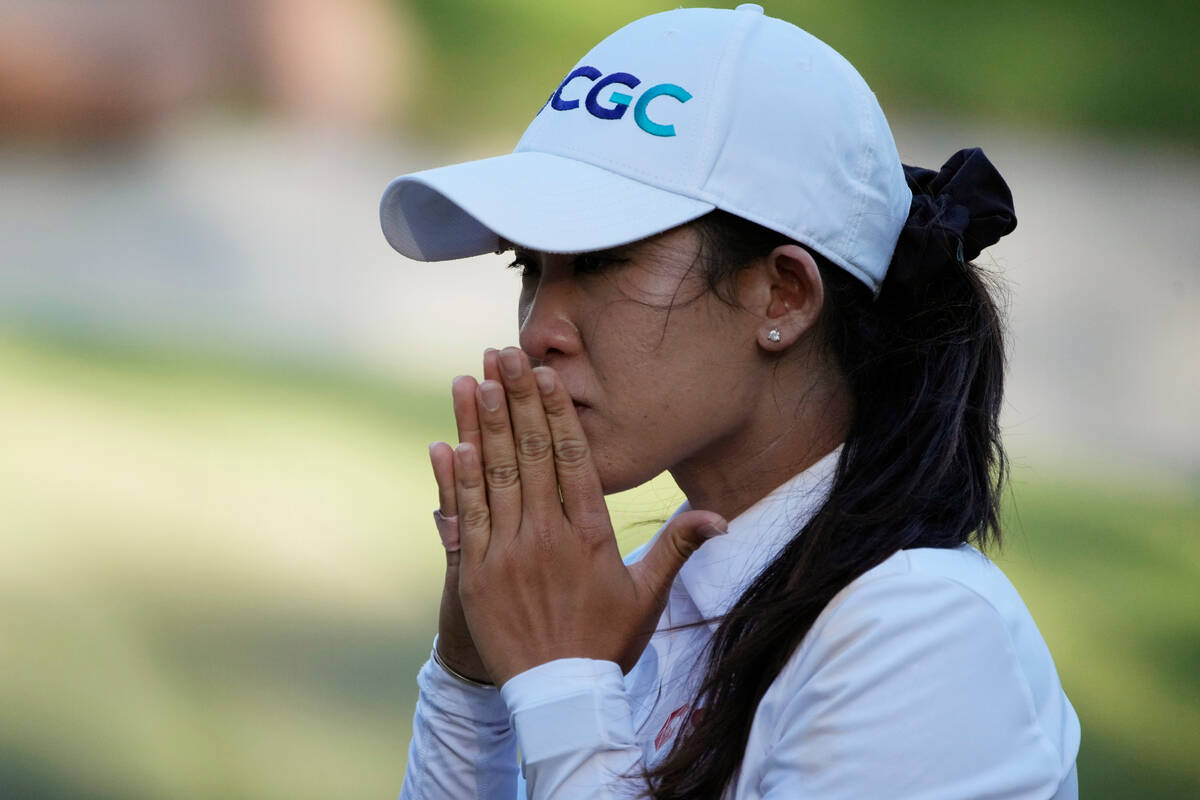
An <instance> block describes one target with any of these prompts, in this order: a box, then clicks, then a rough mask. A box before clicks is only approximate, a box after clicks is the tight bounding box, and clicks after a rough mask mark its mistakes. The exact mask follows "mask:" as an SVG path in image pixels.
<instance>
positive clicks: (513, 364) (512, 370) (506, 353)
mask: <svg viewBox="0 0 1200 800" xmlns="http://www.w3.org/2000/svg"><path fill="white" fill-rule="evenodd" d="M500 369H502V370H503V371H504V377H506V378H519V377H521V351H520V350H517V349H516V348H515V347H506V348H505V349H503V350H501V351H500Z"/></svg>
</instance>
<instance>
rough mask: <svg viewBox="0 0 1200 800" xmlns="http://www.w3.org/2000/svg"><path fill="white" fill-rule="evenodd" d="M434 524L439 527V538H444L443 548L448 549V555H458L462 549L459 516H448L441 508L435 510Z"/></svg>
mask: <svg viewBox="0 0 1200 800" xmlns="http://www.w3.org/2000/svg"><path fill="white" fill-rule="evenodd" d="M433 524H434V525H436V526H437V531H438V536H440V537H442V547H444V548H446V552H447V553H456V552H458V551H459V550H461V549H462V544H461V543H460V541H459V538H458V514H450V515H449V516H447V515H446V514H443V513H442V510H441V509H440V508H439V509H435V510H434V512H433Z"/></svg>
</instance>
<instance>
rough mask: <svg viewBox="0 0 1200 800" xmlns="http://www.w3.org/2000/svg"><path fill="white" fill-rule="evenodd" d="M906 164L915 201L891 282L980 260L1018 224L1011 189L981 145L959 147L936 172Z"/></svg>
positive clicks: (921, 278) (914, 280) (922, 278)
mask: <svg viewBox="0 0 1200 800" xmlns="http://www.w3.org/2000/svg"><path fill="white" fill-rule="evenodd" d="M902 166H903V167H904V177H905V179H906V180H907V181H908V188H909V189H911V190H912V193H913V199H912V207H911V208H910V209H909V212H908V221H907V222H906V223H905V224H904V229H903V230H902V231H901V232H900V239H899V240H898V241H897V242H896V254H895V255H894V256H893V258H892V264H891V267H890V268H889V270H888V278H890V279H891V281H890V282H892V283H899V284H907V285H910V286H912V285H915V284H922V283H925V282H927V281H929V280H932V279H933V278H934V277H935V276H937V275H938V274H940V273H941V272H942V270H944V269H946V268H948V267H953V266H957V265H959V264H966V262H968V261H971V260H972V259H975V258H977V257H978V256H979V254H980V253H981V252H982V251H983V249H984V248H985V247H988V246H989V245H993V244H995V243H996V242H998V241H1000V237H1001V236H1005V235H1006V234H1009V233H1011V232H1012V230H1013V228H1015V227H1017V214H1016V211H1015V210H1014V209H1013V200H1012V192H1010V191H1009V189H1008V184H1007V183H1005V182H1004V178H1002V177H1001V176H1000V173H999V172H997V171H996V168H995V167H994V166H993V165H992V162H991V161H988V159H987V156H985V155H984V154H983V151H982V150H980V149H979V148H978V147H971V148H968V149H966V150H959V151H958V152H957V153H955V154H954V155H952V156H950V159H949V160H948V161H947V162H946V163H945V164H943V165H942V168H941V169H940V170H939V171H937V172H934V171H933V170H930V169H924V168H922V167H912V166H909V165H908V164H904V165H902Z"/></svg>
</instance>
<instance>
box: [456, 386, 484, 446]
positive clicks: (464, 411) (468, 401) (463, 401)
mask: <svg viewBox="0 0 1200 800" xmlns="http://www.w3.org/2000/svg"><path fill="white" fill-rule="evenodd" d="M477 386H478V384H477V383H476V382H475V379H474V378H472V377H471V376H470V375H459V376H458V377H457V378H455V379H454V382H453V383H452V384H451V385H450V395H451V397H452V398H453V399H454V422H455V424H456V425H458V440H459V441H460V442H467V443H469V444H472V445H474V446H475V447H479V413H478V410H477V409H476V407H475V389H476V388H477Z"/></svg>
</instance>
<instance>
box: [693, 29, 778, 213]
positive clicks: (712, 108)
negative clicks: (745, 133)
mask: <svg viewBox="0 0 1200 800" xmlns="http://www.w3.org/2000/svg"><path fill="white" fill-rule="evenodd" d="M734 17H735V18H736V19H737V23H738V25H737V27H736V28H735V29H734V31H733V34H732V35H731V36H730V37H729V39H728V41H727V42H726V44H725V50H724V52H723V53H721V63H720V64H718V65H717V70H716V73H715V74H714V75H713V80H712V101H711V102H710V103H709V106H708V117H709V124H708V125H706V126H705V135H704V138H703V139H702V140H701V152H700V157H698V158H697V163H698V164H704V163H705V162H706V161H707V168H706V169H705V171H704V176H703V177H702V178H701V179H700V181H699V182H698V183H697V184H696V188H697V189H698V190H701V191H703V188H704V187H706V186H708V182H709V180H710V179H711V178H712V174H713V171H714V170H715V169H716V168H717V160H718V158H719V157H720V154H721V153H722V152H724V149H725V142H726V140H728V138H729V129H730V119H731V116H732V115H731V113H730V109H729V107H728V105H729V102H728V101H729V95H730V93H731V90H730V87H732V85H733V81H732V79H731V76H732V74H733V73H734V72H735V71H736V69H737V65H738V63H739V62H738V59H739V57H740V56H741V54H742V52H743V50H744V49H745V45H746V40H747V39H748V38H749V37H750V31H751V26H752V25H754V24H756V23H757V22H758V21H759V20H762V19H764V16H763V15H762V14H738V13H736V12H734ZM719 111H724V113H719ZM718 124H719V125H720V126H721V130H720V131H717V130H716V128H717V125H718Z"/></svg>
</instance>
